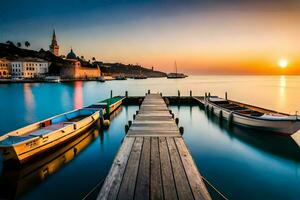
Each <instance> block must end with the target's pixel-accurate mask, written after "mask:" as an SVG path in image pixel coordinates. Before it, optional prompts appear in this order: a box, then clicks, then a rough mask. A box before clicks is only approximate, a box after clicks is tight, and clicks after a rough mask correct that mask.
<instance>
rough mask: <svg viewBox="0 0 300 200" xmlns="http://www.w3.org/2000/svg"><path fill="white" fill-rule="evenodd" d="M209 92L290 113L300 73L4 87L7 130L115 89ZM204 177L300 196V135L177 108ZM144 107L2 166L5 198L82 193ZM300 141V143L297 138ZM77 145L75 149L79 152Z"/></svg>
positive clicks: (222, 186)
mask: <svg viewBox="0 0 300 200" xmlns="http://www.w3.org/2000/svg"><path fill="white" fill-rule="evenodd" d="M148 89H151V91H153V92H158V91H159V92H162V93H163V95H177V90H180V91H181V94H182V95H189V91H190V90H192V91H193V94H194V95H203V94H204V92H211V93H212V94H216V95H219V96H223V95H224V92H225V91H227V92H228V94H229V98H231V99H234V100H238V101H242V102H245V103H250V104H255V105H259V106H262V107H266V108H270V109H275V110H278V111H283V112H287V113H294V112H295V111H297V110H299V111H300V104H299V99H300V93H299V91H300V77H297V76H199V77H189V78H187V79H182V80H168V79H161V78H158V79H146V80H127V81H111V82H105V83H99V82H75V83H61V84H44V83H37V84H11V85H0V99H1V100H0V111H1V112H0V135H2V134H5V133H6V132H7V131H10V130H13V129H16V128H18V127H21V126H24V125H26V124H29V123H32V122H35V121H38V120H41V119H44V118H46V117H50V116H53V115H55V114H59V113H61V112H65V111H69V110H72V109H74V108H79V107H82V106H84V105H89V104H92V103H94V102H96V101H99V100H102V99H104V98H108V97H109V95H110V90H113V91H114V95H119V94H121V95H123V94H124V93H125V91H126V90H127V91H129V95H143V94H145V92H146V91H147V90H148ZM171 108H172V110H173V111H174V112H175V113H176V115H177V116H179V119H180V125H181V126H183V127H184V128H185V133H184V138H185V141H186V143H187V145H188V147H189V149H190V151H191V154H192V156H193V158H194V159H195V162H196V163H197V166H198V168H199V169H200V171H201V173H202V175H204V176H205V177H206V179H208V180H209V181H210V182H211V183H212V184H213V185H214V186H215V187H217V188H218V189H219V190H220V191H222V193H224V194H225V196H226V197H228V198H230V199H299V196H300V149H299V145H298V144H300V142H299V141H300V136H299V135H300V134H299V133H297V134H295V135H294V136H293V138H289V137H282V136H270V135H265V134H263V133H261V132H257V131H255V132H254V131H250V130H245V129H241V128H237V127H235V128H233V129H228V128H227V127H226V123H220V122H219V121H218V120H217V119H215V118H213V117H210V116H208V115H207V114H206V113H205V112H204V111H203V110H201V109H200V108H199V107H198V106H193V107H188V106H181V107H171ZM136 110H137V107H135V106H130V107H123V108H122V109H121V110H120V111H119V112H117V113H116V116H115V117H114V119H113V120H112V124H111V126H110V128H109V129H108V130H106V131H104V132H103V133H100V132H99V131H98V129H97V127H95V128H94V129H92V130H91V131H90V132H88V133H86V134H84V135H83V136H82V137H81V138H78V139H77V140H76V141H74V142H73V143H72V144H69V145H68V146H65V147H64V148H62V149H60V150H59V151H57V152H53V153H52V154H50V155H49V156H48V157H47V158H42V159H39V160H37V161H35V162H33V163H31V164H29V165H27V166H24V167H22V168H21V169H11V168H7V167H6V166H3V165H0V171H1V174H2V175H1V177H0V180H1V182H0V184H1V187H0V188H1V192H0V197H4V196H6V197H8V196H9V197H11V198H12V197H20V198H22V199H41V198H43V199H82V198H83V197H84V196H85V195H86V194H87V193H88V192H89V191H90V190H91V189H92V188H93V187H94V186H95V185H96V184H97V183H98V182H99V181H100V180H102V179H103V178H104V177H105V175H106V173H107V172H108V170H109V168H110V165H111V162H112V160H113V158H114V155H115V153H116V152H117V150H118V148H119V146H120V144H121V141H122V139H123V137H124V125H125V123H126V122H127V121H128V120H131V119H132V115H133V113H134V112H135V111H136ZM297 143H298V144H297ZM74 149H75V150H74Z"/></svg>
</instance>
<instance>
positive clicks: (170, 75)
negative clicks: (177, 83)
mask: <svg viewBox="0 0 300 200" xmlns="http://www.w3.org/2000/svg"><path fill="white" fill-rule="evenodd" d="M186 77H188V76H187V75H185V74H183V73H178V72H177V64H176V62H175V73H170V74H168V75H167V78H168V79H178V78H186Z"/></svg>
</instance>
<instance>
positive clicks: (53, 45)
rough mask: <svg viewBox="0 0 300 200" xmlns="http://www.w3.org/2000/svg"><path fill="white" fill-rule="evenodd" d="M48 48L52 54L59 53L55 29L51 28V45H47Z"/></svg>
mask: <svg viewBox="0 0 300 200" xmlns="http://www.w3.org/2000/svg"><path fill="white" fill-rule="evenodd" d="M49 50H50V52H51V53H53V54H54V55H56V56H58V55H59V53H58V51H59V46H58V45H57V40H56V34H55V30H53V35H52V42H51V45H50V46H49Z"/></svg>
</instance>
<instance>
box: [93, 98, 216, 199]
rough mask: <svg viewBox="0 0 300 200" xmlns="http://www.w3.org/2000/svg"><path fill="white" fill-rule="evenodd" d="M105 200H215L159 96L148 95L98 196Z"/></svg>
mask: <svg viewBox="0 0 300 200" xmlns="http://www.w3.org/2000/svg"><path fill="white" fill-rule="evenodd" d="M102 199H170V200H173V199H211V197H210V195H209V193H208V191H207V189H206V186H205V185H204V183H203V181H202V177H201V175H200V173H199V171H198V169H197V167H196V165H195V163H194V161H193V159H192V157H191V155H190V153H189V151H188V149H187V147H186V145H185V143H184V141H183V139H182V137H181V134H180V133H179V130H178V127H177V125H176V123H175V120H174V119H173V118H172V116H171V114H170V112H169V109H168V108H167V106H166V104H165V102H164V100H163V99H162V97H161V96H160V95H159V94H148V95H147V96H146V97H145V99H144V101H143V103H142V105H141V108H140V110H139V112H138V114H137V115H136V118H135V120H134V121H133V123H132V125H131V126H130V129H129V130H128V133H127V135H126V137H125V139H124V141H123V144H122V145H121V147H120V149H119V152H118V153H117V155H116V157H115V160H114V162H113V164H112V167H111V169H110V171H109V174H108V176H107V177H106V179H105V182H104V184H103V186H102V188H101V191H100V193H99V195H98V200H102Z"/></svg>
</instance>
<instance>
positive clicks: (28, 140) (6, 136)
mask: <svg viewBox="0 0 300 200" xmlns="http://www.w3.org/2000/svg"><path fill="white" fill-rule="evenodd" d="M83 109H85V108H79V109H75V110H72V111H68V112H65V113H62V114H59V115H55V116H53V117H50V118H47V119H44V120H41V121H38V122H35V123H33V124H29V125H27V126H24V127H22V128H19V129H17V130H13V131H10V132H8V133H7V134H5V135H3V136H1V137H0V142H1V141H3V140H6V139H7V138H8V137H10V136H14V135H9V134H12V133H14V132H16V131H18V130H20V129H23V128H26V127H29V126H33V125H39V124H41V123H42V122H44V121H48V120H51V119H54V118H56V117H60V116H63V115H65V114H69V113H72V112H76V111H78V110H83ZM96 112H99V111H98V110H97V109H95V112H94V113H93V114H91V115H88V116H86V117H84V118H83V119H81V120H79V121H77V122H72V123H70V124H68V125H66V126H63V127H61V128H59V129H56V130H53V131H51V132H49V133H46V134H44V135H40V136H33V137H32V138H28V139H27V140H24V141H20V142H17V143H14V144H11V145H1V144H0V149H3V148H9V147H12V148H13V147H15V146H18V145H20V144H23V143H26V142H30V141H33V140H36V139H38V138H43V137H44V136H48V135H50V134H53V133H54V132H59V131H62V130H63V129H65V128H67V127H70V126H74V124H76V123H78V122H81V121H82V120H85V119H86V118H88V117H91V116H94V115H95V114H96ZM93 119H94V118H93ZM37 130H38V129H37ZM25 134H26V133H25ZM25 134H24V135H25ZM24 135H16V136H15V137H22V136H24ZM2 138H4V139H2Z"/></svg>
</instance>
